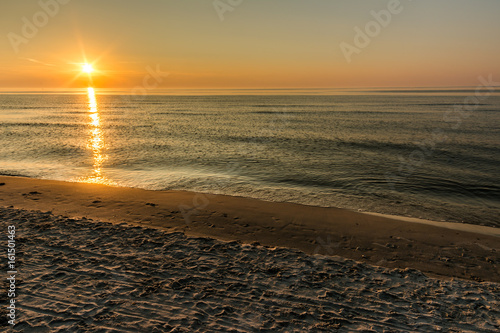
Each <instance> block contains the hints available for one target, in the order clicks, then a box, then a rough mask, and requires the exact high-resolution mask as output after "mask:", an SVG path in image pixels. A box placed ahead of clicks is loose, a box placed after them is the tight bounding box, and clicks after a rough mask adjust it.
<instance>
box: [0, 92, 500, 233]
mask: <svg viewBox="0 0 500 333" xmlns="http://www.w3.org/2000/svg"><path fill="white" fill-rule="evenodd" d="M288 93H290V92H288ZM292 93H293V92H292ZM473 94H474V90H468V91H467V90H463V91H453V90H447V91H431V90H425V91H365V92H362V91H358V92H356V93H349V92H343V91H340V92H337V93H335V94H323V92H321V91H319V92H316V93H314V94H313V93H310V92H309V93H308V94H299V93H296V94H294V95H289V94H288V95H276V94H274V92H273V91H268V92H267V93H266V94H258V95H238V94H236V95H235V94H233V95H196V96H189V95H182V96H174V95H149V96H128V95H122V94H114V93H109V92H107V93H104V92H101V91H99V90H97V89H96V90H93V89H89V90H85V91H81V92H80V93H71V94H69V93H36V92H31V93H29V94H20V93H4V94H0V140H1V141H0V142H1V145H0V174H6V175H20V176H28V177H35V178H42V179H55V180H65V181H80V182H95V183H104V184H111V185H117V186H126V187H139V188H145V189H152V190H166V189H168V190H171V189H176V190H190V191H200V192H205V193H221V194H229V195H238V196H245V197H253V198H260V199H266V200H272V201H287V202H297V203H302V204H308V205H318V206H331V207H341V208H348V209H353V210H362V211H369V212H378V213H387V214H394V215H401V216H411V217H420V218H426V219H432V220H436V221H456V222H461V221H463V222H466V223H473V224H484V225H490V226H497V227H500V219H499V216H500V214H499V213H500V175H499V172H498V167H499V165H500V96H499V94H498V93H492V94H491V95H490V96H488V97H487V98H486V97H485V98H483V99H482V100H481V101H480V103H479V105H477V106H474V107H471V108H469V110H468V111H464V110H462V109H461V106H462V105H463V104H464V101H465V99H466V98H467V97H468V96H473Z"/></svg>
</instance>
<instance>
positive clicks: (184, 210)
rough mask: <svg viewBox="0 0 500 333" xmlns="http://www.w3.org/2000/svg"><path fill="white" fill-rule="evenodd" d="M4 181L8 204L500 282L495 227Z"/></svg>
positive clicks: (1, 201) (2, 198)
mask: <svg viewBox="0 0 500 333" xmlns="http://www.w3.org/2000/svg"><path fill="white" fill-rule="evenodd" d="M0 183H5V185H2V186H0V206H3V207H13V208H18V209H25V210H41V211H46V212H47V211H49V212H51V213H52V214H54V215H60V216H68V217H71V218H88V219H92V220H96V221H103V222H112V223H129V224H135V225H141V226H145V227H153V228H159V229H163V230H166V231H168V232H183V233H184V234H186V235H188V236H196V237H210V238H215V239H219V240H224V241H238V242H241V243H247V244H256V243H258V244H260V245H264V246H269V247H284V248H292V249H298V250H301V251H304V252H305V253H308V254H324V255H330V256H341V257H345V258H349V259H353V260H358V261H362V262H366V263H369V264H372V265H377V266H383V267H388V268H402V269H404V268H414V269H418V270H421V271H422V272H424V273H426V274H428V275H430V276H439V277H448V278H453V277H455V278H461V279H470V280H476V281H483V280H484V281H493V282H500V270H499V269H498V263H500V259H499V255H498V253H500V248H499V247H498V237H499V235H500V233H499V231H500V229H497V228H492V227H484V226H475V225H466V224H461V223H449V222H433V221H426V220H423V221H415V220H413V219H411V220H408V218H406V219H405V218H404V217H397V219H396V217H392V216H389V217H388V216H385V215H381V214H374V213H360V212H354V211H350V210H345V209H339V208H325V207H314V206H305V205H300V204H292V203H277V202H267V201H262V200H258V199H251V198H243V197H231V196H226V195H208V194H201V193H194V192H186V191H148V190H142V189H135V188H121V187H112V186H106V185H99V184H86V183H70V182H62V181H52V180H40V179H34V178H25V177H13V176H0ZM415 222H418V223H415ZM464 226H465V227H464ZM471 226H472V227H471ZM450 228H453V229H450Z"/></svg>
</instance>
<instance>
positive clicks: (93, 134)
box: [81, 88, 113, 185]
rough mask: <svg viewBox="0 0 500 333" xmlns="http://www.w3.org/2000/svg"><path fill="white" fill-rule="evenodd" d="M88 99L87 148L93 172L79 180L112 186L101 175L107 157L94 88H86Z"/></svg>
mask: <svg viewBox="0 0 500 333" xmlns="http://www.w3.org/2000/svg"><path fill="white" fill-rule="evenodd" d="M88 98H89V113H90V122H89V124H88V125H89V134H90V137H89V141H88V144H87V148H89V149H90V150H92V155H93V165H92V167H93V170H92V175H90V176H88V177H84V178H83V179H81V181H82V182H85V183H96V184H107V185H112V184H113V182H112V181H110V180H109V179H107V178H106V177H105V176H104V175H103V173H102V165H103V163H104V162H105V161H106V159H107V156H106V154H105V153H104V150H105V149H106V144H105V142H104V135H103V132H102V125H101V116H100V114H99V109H98V107H97V100H96V97H95V91H94V88H88Z"/></svg>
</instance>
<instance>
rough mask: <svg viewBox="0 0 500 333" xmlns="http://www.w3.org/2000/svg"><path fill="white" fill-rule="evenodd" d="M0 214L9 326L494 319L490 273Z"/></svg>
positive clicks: (116, 327) (469, 322)
mask: <svg viewBox="0 0 500 333" xmlns="http://www.w3.org/2000/svg"><path fill="white" fill-rule="evenodd" d="M0 223H1V225H2V230H5V231H6V230H7V225H10V224H14V225H15V226H16V230H17V240H16V241H17V247H18V250H20V251H21V253H20V254H19V257H18V258H17V264H18V267H19V269H18V271H19V273H18V277H19V279H20V280H21V281H20V283H19V285H18V288H19V289H18V291H19V296H18V298H17V304H18V306H19V309H18V315H19V316H18V319H19V322H18V324H17V325H16V326H15V329H14V331H19V332H21V331H22V332H332V331H340V332H349V331H356V330H358V331H365V332H372V331H373V332H403V331H416V332H431V331H440V330H442V331H450V332H498V331H499V330H500V285H499V284H497V283H490V282H483V283H479V282H473V281H462V280H454V281H447V280H438V279H432V278H428V277H426V276H425V275H423V274H422V273H421V272H419V271H416V270H411V269H406V270H400V269H395V270H390V269H386V268H381V267H376V266H370V265H367V264H363V263H359V262H355V261H352V260H347V259H343V258H340V257H325V256H309V255H306V254H304V253H302V252H299V251H295V250H289V249H282V248H266V247H262V246H259V245H242V244H239V243H236V242H221V241H217V240H213V239H208V238H192V237H186V236H185V235H183V234H182V233H166V232H164V231H161V230H156V229H148V228H143V227H133V226H129V225H125V224H122V225H113V224H109V223H101V222H95V221H91V220H86V219H80V220H75V219H69V218H64V217H56V216H52V215H50V214H48V213H41V212H32V211H23V210H15V209H5V208H0ZM5 274H6V272H5ZM1 300H2V303H4V304H5V300H6V295H5V293H3V294H2V295H1ZM4 309H5V307H3V308H2V311H5V310H4ZM4 318H5V315H4V314H2V324H6V322H5V319H4Z"/></svg>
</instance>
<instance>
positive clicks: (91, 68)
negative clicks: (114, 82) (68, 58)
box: [82, 63, 94, 74]
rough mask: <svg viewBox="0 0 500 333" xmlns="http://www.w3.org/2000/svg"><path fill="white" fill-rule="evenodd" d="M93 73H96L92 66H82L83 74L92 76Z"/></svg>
mask: <svg viewBox="0 0 500 333" xmlns="http://www.w3.org/2000/svg"><path fill="white" fill-rule="evenodd" d="M93 71H94V68H93V67H92V65H91V64H87V63H85V64H83V65H82V72H84V73H87V74H90V73H92V72H93Z"/></svg>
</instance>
